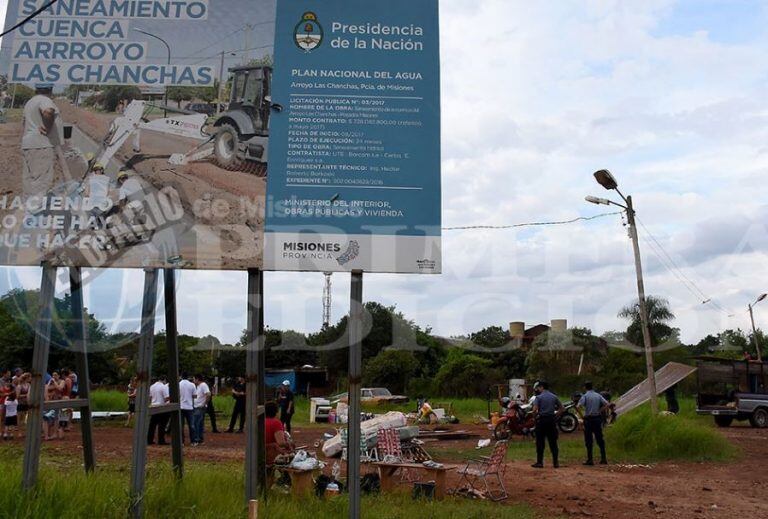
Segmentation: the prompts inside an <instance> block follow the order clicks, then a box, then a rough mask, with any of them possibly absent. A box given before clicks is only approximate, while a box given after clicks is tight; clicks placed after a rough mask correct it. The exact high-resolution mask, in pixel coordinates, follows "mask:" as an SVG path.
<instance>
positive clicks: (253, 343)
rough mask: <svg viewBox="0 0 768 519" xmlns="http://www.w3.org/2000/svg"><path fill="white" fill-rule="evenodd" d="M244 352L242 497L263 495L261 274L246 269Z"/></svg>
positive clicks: (252, 497) (256, 497) (256, 270)
mask: <svg viewBox="0 0 768 519" xmlns="http://www.w3.org/2000/svg"><path fill="white" fill-rule="evenodd" d="M247 311H248V323H247V328H246V342H247V344H246V352H245V432H246V435H245V442H246V443H245V500H246V502H248V501H250V500H251V499H258V498H261V499H262V500H263V499H265V498H266V488H267V479H266V478H267V468H266V443H265V439H264V435H265V429H264V400H265V388H264V364H265V362H264V359H265V352H264V273H263V272H262V271H261V270H259V269H248V310H247Z"/></svg>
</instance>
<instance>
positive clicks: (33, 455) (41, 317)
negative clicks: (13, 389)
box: [22, 264, 56, 490]
mask: <svg viewBox="0 0 768 519" xmlns="http://www.w3.org/2000/svg"><path fill="white" fill-rule="evenodd" d="M55 290H56V267H52V266H51V265H49V264H43V277H42V281H41V282H40V300H39V306H40V310H39V313H38V316H37V322H36V323H35V346H34V348H35V349H34V352H33V353H32V368H31V371H32V384H31V387H30V389H29V397H28V399H29V419H28V422H27V431H31V432H30V433H28V434H27V435H26V438H25V439H24V469H23V473H22V485H23V487H24V489H25V490H29V489H31V488H33V487H34V486H35V483H36V482H37V472H38V469H39V468H40V443H41V437H40V430H41V427H42V423H43V412H44V409H43V406H44V402H45V397H44V391H45V386H44V385H43V376H44V374H45V371H46V369H47V367H48V352H49V350H50V346H51V322H52V312H53V298H54V294H55Z"/></svg>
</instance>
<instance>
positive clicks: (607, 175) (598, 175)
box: [594, 169, 619, 191]
mask: <svg viewBox="0 0 768 519" xmlns="http://www.w3.org/2000/svg"><path fill="white" fill-rule="evenodd" d="M594 175H595V180H597V183H598V184H600V185H601V186H603V187H604V188H605V189H608V190H609V191H610V190H611V189H616V188H617V187H619V184H618V183H617V182H616V179H615V178H614V177H613V175H612V174H611V172H610V171H608V170H607V169H601V170H598V171H595V173H594Z"/></svg>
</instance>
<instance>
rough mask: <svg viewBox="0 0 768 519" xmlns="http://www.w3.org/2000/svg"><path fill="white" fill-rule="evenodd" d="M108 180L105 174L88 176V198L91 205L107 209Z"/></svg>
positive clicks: (108, 203) (108, 204)
mask: <svg viewBox="0 0 768 519" xmlns="http://www.w3.org/2000/svg"><path fill="white" fill-rule="evenodd" d="M109 182H110V179H109V177H108V176H106V175H94V174H91V175H90V176H89V177H88V198H90V202H91V207H98V208H100V209H103V210H105V211H106V210H107V209H109V206H110V202H109Z"/></svg>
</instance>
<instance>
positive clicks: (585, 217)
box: [442, 211, 623, 231]
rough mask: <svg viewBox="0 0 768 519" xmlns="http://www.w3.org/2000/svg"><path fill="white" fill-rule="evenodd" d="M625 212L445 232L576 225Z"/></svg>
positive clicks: (452, 229)
mask: <svg viewBox="0 0 768 519" xmlns="http://www.w3.org/2000/svg"><path fill="white" fill-rule="evenodd" d="M622 212H623V211H614V212H612V213H601V214H596V215H594V216H579V217H577V218H572V219H571V220H560V221H553V222H527V223H516V224H511V225H465V226H461V227H443V228H442V230H443V231H465V230H482V229H513V228H516V227H534V226H541V225H565V224H569V223H576V222H579V221H588V220H594V219H596V218H604V217H606V216H613V215H616V214H622Z"/></svg>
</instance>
